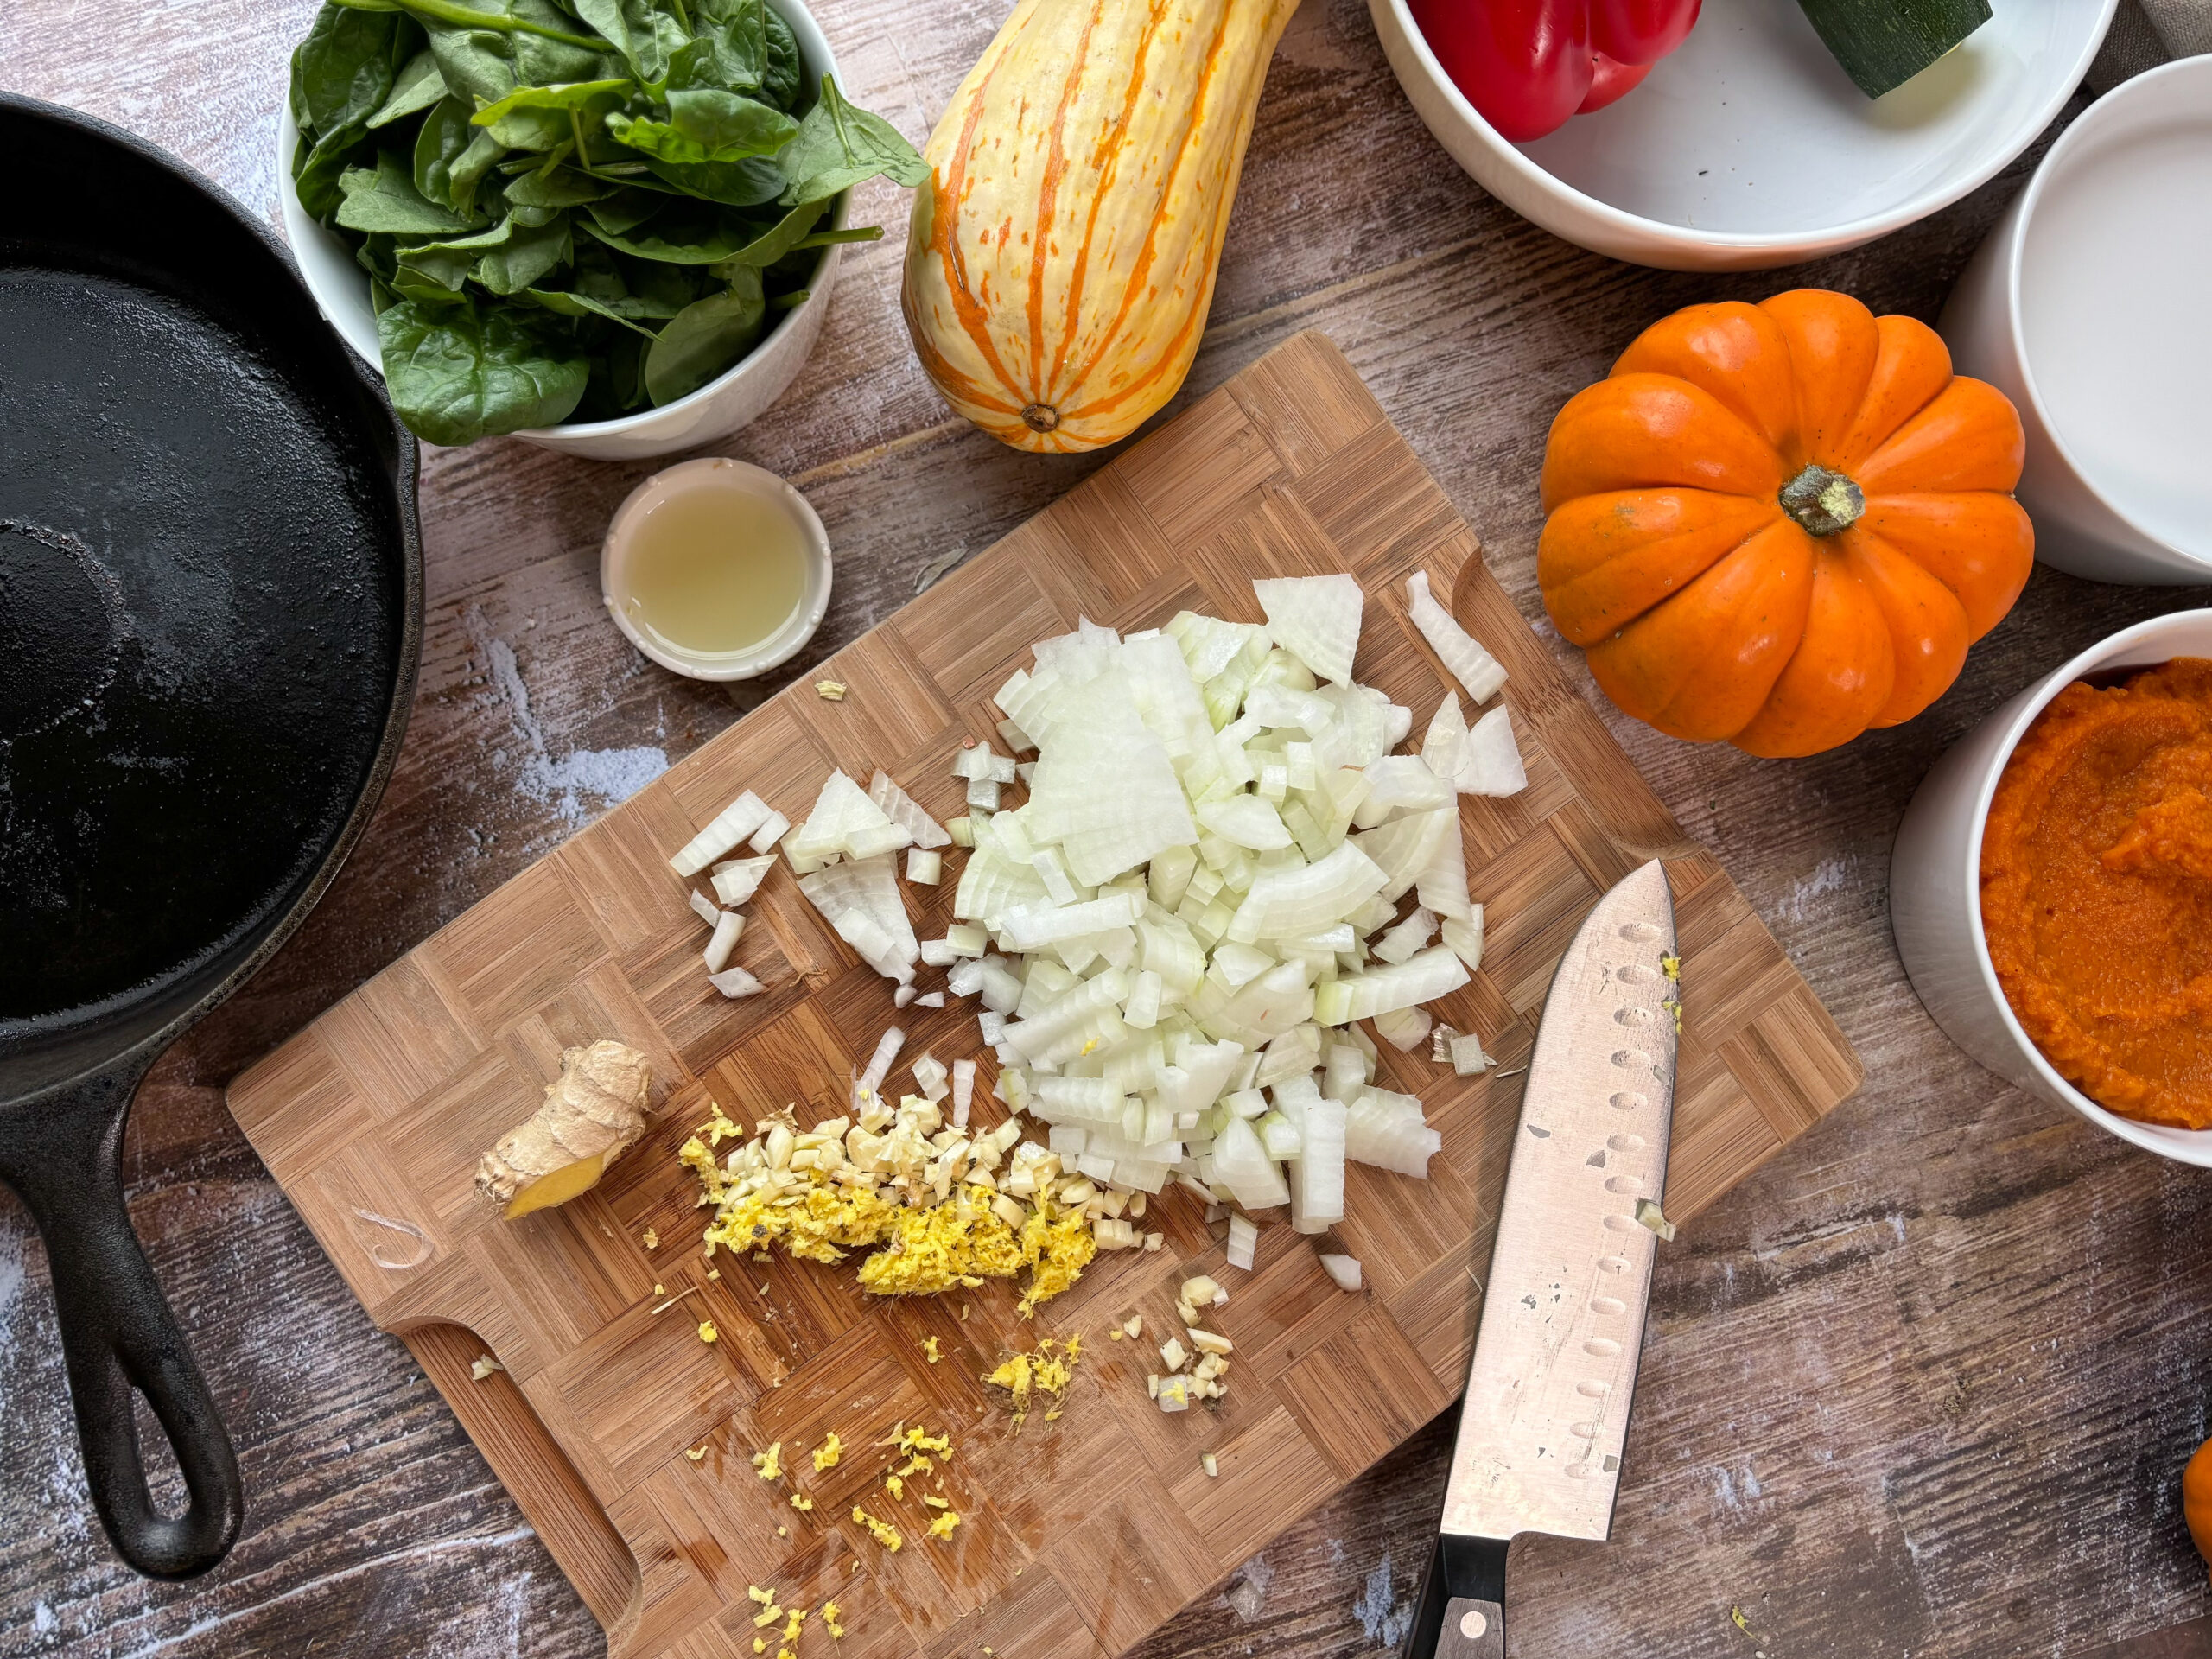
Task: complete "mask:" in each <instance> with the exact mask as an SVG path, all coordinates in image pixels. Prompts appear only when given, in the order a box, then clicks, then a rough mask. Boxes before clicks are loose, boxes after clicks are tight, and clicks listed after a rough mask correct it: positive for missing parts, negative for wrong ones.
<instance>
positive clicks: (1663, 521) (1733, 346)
mask: <svg viewBox="0 0 2212 1659" xmlns="http://www.w3.org/2000/svg"><path fill="white" fill-rule="evenodd" d="M2024 449H2025V441H2024V437H2023V435H2022V433H2021V430H2020V417H2019V415H2018V412H2017V411H2016V410H2014V409H2013V407H2012V404H2011V403H2009V402H2008V401H2007V400H2006V399H2005V395H2004V394H2003V393H2002V392H2000V391H1998V390H1997V389H1996V388H1995V387H1993V386H1990V385H1985V384H1984V383H1983V382H1981V381H1979V380H1971V379H1968V378H1965V377H1964V376H1955V375H1954V374H1952V372H1951V355H1950V353H1949V352H1948V350H1946V349H1945V347H1944V345H1943V342H1942V339H1941V338H1939V337H1938V336H1937V334H1936V332H1935V330H1933V329H1932V328H1929V327H1928V326H1927V325H1926V324H1925V323H1922V322H1916V321H1914V320H1913V319H1912V318H1910V317H1900V316H1889V317H1877V316H1876V315H1874V314H1873V313H1872V312H1871V311H1869V310H1868V309H1867V308H1866V307H1865V306H1864V305H1861V304H1860V303H1859V302H1858V301H1857V300H1854V299H1853V298H1851V297H1850V296H1848V295H1845V294H1832V293H1827V292H1826V291H1823V290H1821V289H1797V290H1796V291H1794V292H1792V293H1788V294H1777V295H1776V296H1774V297H1773V298H1772V299H1770V300H1767V301H1765V302H1762V303H1760V304H1758V305H1745V304H1744V303H1742V302H1738V301H1729V302H1725V303H1722V304H1718V305H1694V306H1690V307H1688V308H1687V309H1685V310H1681V311H1677V312H1676V313H1675V315H1673V316H1671V317H1669V318H1667V319H1665V320H1664V321H1661V322H1658V323H1655V324H1654V325H1652V327H1649V328H1647V329H1645V330H1644V331H1643V334H1640V335H1638V336H1637V339H1636V340H1635V342H1634V343H1633V344H1632V345H1630V346H1629V348H1628V350H1627V351H1625V352H1624V353H1621V358H1620V360H1619V361H1618V363H1616V364H1614V365H1613V370H1612V373H1611V375H1610V376H1609V377H1608V378H1605V379H1604V380H1601V381H1599V383H1598V384H1597V385H1594V386H1588V387H1586V388H1584V389H1583V390H1582V391H1580V392H1577V393H1576V394H1575V395H1574V397H1572V398H1571V399H1569V400H1568V402H1567V407H1566V408H1564V409H1562V410H1560V412H1559V417H1558V418H1557V419H1556V420H1554V422H1553V423H1552V430H1551V437H1550V441H1549V442H1548V445H1547V447H1546V448H1545V451H1544V480H1543V502H1544V511H1545V512H1546V513H1547V514H1548V518H1547V519H1546V521H1545V524H1544V533H1543V538H1542V541H1541V544H1540V546H1539V548H1538V551H1537V556H1536V575H1537V581H1538V582H1539V583H1540V584H1541V587H1542V589H1543V594H1544V607H1545V608H1546V609H1547V610H1548V611H1549V612H1550V613H1551V615H1552V620H1553V621H1554V622H1555V623H1557V624H1558V625H1559V630H1560V632H1561V633H1562V634H1564V635H1566V636H1567V638H1568V639H1572V640H1573V642H1574V643H1575V644H1576V645H1580V646H1581V647H1582V648H1583V649H1584V650H1585V651H1586V652H1588V654H1589V659H1590V668H1591V671H1592V673H1593V674H1595V675H1596V676H1597V679H1598V683H1599V685H1600V686H1602V687H1603V688H1604V689H1605V695H1606V696H1609V697H1611V699H1612V700H1613V701H1614V702H1616V703H1617V704H1618V705H1619V706H1620V708H1621V709H1624V711H1626V712H1627V713H1629V714H1630V715H1634V716H1636V718H1637V719H1638V720H1641V721H1646V722H1648V723H1649V724H1650V725H1652V726H1656V727H1657V728H1659V729H1660V730H1661V731H1662V732H1665V733H1668V734H1670V735H1672V736H1675V737H1681V738H1688V739H1690V740H1692V741H1698V742H1709V741H1715V740H1719V739H1724V738H1725V739H1726V740H1727V741H1729V742H1731V743H1733V744H1734V745H1736V747H1738V748H1740V749H1745V750H1748V751H1750V752H1751V753H1753V754H1764V755H1798V754H1814V753H1818V752H1819V751H1821V750H1822V749H1829V748H1834V747H1835V746H1836V745H1837V744H1839V743H1846V742H1848V741H1851V739H1853V738H1854V737H1856V736H1858V735H1859V733H1860V732H1862V731H1864V730H1866V728H1868V727H1870V726H1894V725H1896V724H1897V723H1898V722H1899V721H1906V720H1910V719H1911V718H1912V717H1913V716H1914V715H1916V714H1918V713H1919V712H1920V711H1921V710H1922V709H1925V708H1926V707H1927V706H1928V705H1929V703H1931V702H1934V701H1935V700H1936V698H1937V697H1939V696H1942V694H1943V691H1944V690H1945V689H1946V688H1947V687H1948V686H1949V684H1950V683H1951V682H1952V681H1953V680H1954V679H1955V678H1957V677H1958V672H1959V668H1960V666H1961V664H1963V663H1964V662H1965V661H1966V654H1967V646H1968V645H1970V644H1972V643H1973V642H1974V640H1976V639H1980V638H1981V636H1982V635H1983V634H1985V633H1986V632H1989V630H1990V629H1991V628H1993V627H1994V626H1996V625H1997V623H1998V621H1999V619H2000V618H2002V617H2003V616H2004V614H2005V612H2007V611H2009V610H2010V609H2012V601H2014V600H2015V599H2017V598H2018V596H2019V593H2020V589H2021V588H2022V586H2023V585H2024V584H2025V582H2027V579H2028V571H2029V568H2030V566H2031V564H2032V563H2034V559H2035V532H2034V531H2033V529H2032V528H2031V526H2030V524H2029V523H2028V516H2027V514H2026V513H2025V512H2023V511H2022V510H2021V507H2020V505H2019V504H2018V502H2017V501H2015V500H2013V499H2012V486H2014V485H2015V484H2017V483H2018V482H2019V479H2020V463H2021V460H2022V456H2023V454H2024Z"/></svg>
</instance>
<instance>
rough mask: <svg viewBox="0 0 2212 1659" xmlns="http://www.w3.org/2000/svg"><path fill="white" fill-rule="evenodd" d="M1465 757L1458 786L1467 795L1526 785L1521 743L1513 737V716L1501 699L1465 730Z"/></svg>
mask: <svg viewBox="0 0 2212 1659" xmlns="http://www.w3.org/2000/svg"><path fill="white" fill-rule="evenodd" d="M1465 754H1466V759H1465V762H1464V763H1463V764H1462V766H1461V767H1460V769H1459V787H1460V788H1461V789H1463V790H1465V791H1466V792H1467V793H1468V794H1470V795H1518V794H1519V793H1520V792H1521V791H1522V790H1524V789H1526V788H1528V787H1529V772H1528V769H1527V768H1526V767H1525V766H1522V764H1521V747H1520V745H1519V744H1517V743H1516V742H1515V741H1513V717H1512V715H1510V714H1509V713H1508V712H1507V707H1506V705H1505V704H1504V703H1502V702H1501V703H1499V704H1498V705H1497V708H1495V709H1491V711H1490V713H1488V714H1486V715H1484V716H1483V717H1482V718H1481V719H1480V720H1478V721H1476V722H1475V725H1474V729H1473V730H1472V731H1471V732H1469V733H1468V734H1467V741H1466V744H1465Z"/></svg>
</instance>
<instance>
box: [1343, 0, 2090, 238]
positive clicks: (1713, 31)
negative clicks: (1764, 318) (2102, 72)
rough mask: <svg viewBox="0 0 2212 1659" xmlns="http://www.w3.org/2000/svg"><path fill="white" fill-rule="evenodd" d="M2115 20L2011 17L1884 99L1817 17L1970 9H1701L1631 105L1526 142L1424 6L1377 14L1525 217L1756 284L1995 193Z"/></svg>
mask: <svg viewBox="0 0 2212 1659" xmlns="http://www.w3.org/2000/svg"><path fill="white" fill-rule="evenodd" d="M1957 3H1960V0H1894V3H1892V0H1808V4H1807V5H1805V6H1803V7H1802V8H1801V6H1800V4H1799V3H1798V0H1705V5H1704V8H1703V11H1702V14H1701V15H1700V17H1699V18H1698V21H1697V22H1696V25H1695V27H1694V28H1693V29H1691V31H1690V33H1689V35H1688V38H1687V39H1686V40H1685V41H1683V42H1682V44H1681V47H1680V48H1677V49H1676V50H1675V51H1674V52H1673V53H1671V54H1669V55H1668V56H1666V57H1664V58H1662V59H1661V60H1659V61H1658V63H1657V64H1656V66H1655V67H1653V68H1652V69H1651V71H1650V73H1649V77H1648V78H1647V79H1644V80H1643V82H1642V83H1641V84H1640V85H1639V86H1637V87H1636V88H1635V89H1634V90H1633V91H1631V92H1628V93H1627V94H1626V95H1624V96H1623V97H1621V98H1620V99H1619V100H1618V102H1616V103H1613V104H1611V105H1607V106H1606V107H1605V108H1603V109H1601V110H1599V111H1595V112H1594V113H1592V114H1588V115H1577V116H1575V117H1574V118H1572V119H1571V120H1569V121H1567V123H1566V124H1565V125H1563V126H1561V127H1560V128H1559V129H1558V130H1555V131H1554V132H1551V133H1549V134H1548V135H1547V136H1546V137H1541V138H1539V139H1537V140H1535V142H1533V143H1525V144H1516V143H1510V142H1508V141H1507V140H1506V139H1505V138H1504V137H1503V136H1501V135H1500V134H1499V132H1498V131H1497V129H1496V128H1495V127H1493V126H1492V125H1491V124H1490V123H1489V122H1488V121H1486V120H1484V118H1483V117H1482V115H1481V114H1480V113H1479V112H1478V111H1477V110H1476V108H1475V106H1474V105H1473V103H1472V102H1471V101H1470V100H1469V99H1468V98H1467V96H1466V95H1465V93H1464V92H1461V90H1460V89H1459V86H1455V85H1454V84H1453V82H1452V78H1451V77H1450V75H1449V74H1447V73H1446V71H1445V69H1444V67H1443V66H1442V64H1441V62H1440V59H1439V55H1438V54H1437V53H1436V52H1435V51H1433V50H1432V49H1431V46H1430V43H1429V42H1428V41H1427V40H1426V39H1425V38H1424V37H1423V35H1422V32H1421V27H1420V25H1419V24H1418V23H1417V22H1415V20H1414V4H1413V3H1411V0H1369V5H1368V9H1369V11H1370V14H1371V16H1373V18H1374V20H1375V26H1376V32H1377V33H1378V34H1379V35H1381V37H1382V41H1383V49H1384V51H1385V53H1386V54H1388V55H1389V60H1390V65H1391V67H1392V68H1393V69H1394V70H1395V72H1396V73H1397V77H1398V80H1399V83H1400V84H1401V85H1402V86H1404V88H1405V89H1406V94H1407V96H1408V98H1409V99H1411V100H1412V102H1413V105H1414V110H1415V111H1416V112H1418V113H1419V114H1420V116H1421V120H1422V122H1423V123H1424V124H1426V125H1427V128H1428V130H1430V132H1432V133H1433V134H1434V135H1435V137H1436V139H1437V142H1438V143H1441V144H1442V145H1443V146H1444V148H1445V149H1446V150H1448V151H1449V152H1450V153H1451V155H1452V159H1453V160H1455V161H1457V162H1459V165H1460V166H1461V167H1463V168H1465V169H1466V170H1467V171H1468V172H1469V173H1470V174H1471V175H1473V177H1474V179H1475V181H1477V182H1478V183H1479V184H1480V185H1482V187H1483V188H1484V189H1486V190H1488V191H1489V192H1490V193H1491V194H1492V195H1494V196H1496V197H1497V198H1498V200H1501V201H1503V202H1504V203H1505V204H1506V205H1507V206H1508V207H1511V208H1512V209H1513V210H1514V211H1515V212H1516V213H1520V214H1522V216H1523V217H1525V218H1527V219H1532V220H1534V221H1535V223H1536V224H1538V225H1541V226H1543V227H1544V228H1545V229H1546V230H1548V231H1550V232H1553V233H1554V234H1555V235H1558V236H1561V237H1564V238H1567V240H1568V241H1570V242H1573V243H1577V244H1579V245H1581V246H1583V247H1586V248H1589V249H1591V250H1592V251H1595V252H1598V253H1603V254H1607V255H1610V256H1611V257H1613V258H1616V259H1625V260H1628V261H1630V262H1631V263H1634V264H1643V265H1656V266H1659V267H1661V268H1662V269H1666V270H1763V269H1766V268H1769V267H1771V266H1776V265H1787V264H1796V263H1798V262H1799V261H1802V260H1806V259H1813V258H1817V257H1821V256H1822V255H1826V254H1831V253H1837V252H1840V251H1843V250H1844V249H1847V248H1853V247H1857V246H1859V245H1861V244H1863V243H1866V242H1871V241H1872V240H1873V239H1874V238H1877V237H1879V236H1885V235H1887V234H1888V233H1889V232H1891V231H1895V230H1898V229H1900V228H1902V227H1903V226H1907V225H1910V224H1912V223H1913V222H1915V221H1916V220H1917V219H1924V218H1926V217H1927V216H1928V215H1929V214H1930V213H1935V212H1936V211H1937V210H1938V209H1940V208H1942V207H1948V206H1949V205H1950V204H1951V203H1952V202H1954V201H1956V200H1958V199H1959V198H1960V197H1961V196H1963V195H1965V194H1967V192H1968V191H1970V190H1973V189H1974V188H1977V187H1978V186H1980V185H1981V184H1983V183H1985V182H1986V181H1988V180H1989V179H1991V178H1992V177H1993V176H1995V175H1996V174H1997V173H1998V172H1999V170H2001V169H2002V168H2004V167H2005V165H2006V164H2007V163H2009V162H2011V161H2012V159H2013V158H2014V157H2015V156H2018V155H2019V153H2020V152H2021V151H2022V150H2023V149H2026V148H2027V146H2028V145H2029V143H2031V142H2032V141H2033V140H2034V138H2035V137H2036V135H2037V134H2038V133H2039V132H2041V131H2042V130H2044V128H2045V127H2047V126H2048V125H2049V124H2050V122H2051V120H2052V118H2054V117H2056V115H2057V113H2058V112H2059V111H2060V110H2061V109H2062V108H2063V106H2064V105H2065V103H2066V100H2067V99H2068V98H2069V97H2070V96H2072V94H2073V92H2074V89H2075V87H2076V86H2080V85H2081V82H2082V75H2083V74H2084V73H2086V72H2087V70H2088V66H2089V60H2090V59H2091V58H2093V57H2094V56H2095V55H2096V50H2097V48H2098V46H2099V44H2100V43H2101V41H2103V39H2104V35H2105V30H2106V29H2107V27H2108V26H2109V25H2110V23H2111V22H2112V16H2113V6H2114V4H2115V3H2116V0H2005V3H2001V4H1999V5H1998V6H1997V7H1996V8H1995V10H1994V15H1993V16H1991V17H1990V18H1989V20H1988V21H1987V22H1983V23H1982V24H1981V25H1980V27H1979V28H1977V29H1973V30H1972V31H1971V32H1970V33H1968V34H1967V35H1966V38H1965V39H1964V40H1963V41H1961V42H1960V43H1959V44H1958V45H1957V46H1956V47H1955V48H1952V49H1951V50H1950V51H1948V52H1947V53H1945V54H1942V56H1940V57H1939V58H1937V59H1936V60H1935V61H1934V62H1932V63H1930V64H1929V66H1928V67H1926V68H1924V69H1923V70H1921V71H1920V72H1919V73H1916V74H1913V75H1911V76H1910V78H1909V79H1905V80H1904V82H1903V84H1901V85H1898V86H1895V88H1894V89H1893V90H1891V91H1889V92H1884V93H1883V94H1882V95H1881V96H1879V97H1871V98H1870V97H1869V96H1868V95H1867V94H1866V92H1864V91H1862V90H1861V89H1860V86H1859V85H1855V84H1854V80H1853V73H1851V72H1847V69H1846V68H1845V67H1844V62H1845V60H1846V59H1847V58H1849V57H1851V55H1852V54H1851V50H1850V48H1849V47H1848V46H1846V48H1845V49H1844V51H1843V52H1842V53H1838V52H1835V51H1831V50H1830V48H1829V47H1828V46H1827V44H1825V43H1824V42H1823V40H1822V37H1821V32H1820V31H1816V29H1815V26H1814V23H1813V22H1812V21H1811V18H1810V17H1808V15H1807V14H1808V11H1817V12H1818V13H1820V14H1821V16H1822V18H1823V29H1825V30H1826V31H1827V32H1828V33H1830V34H1831V35H1834V36H1835V37H1836V38H1838V39H1840V40H1846V41H1847V40H1848V39H1849V38H1850V37H1851V36H1852V35H1853V33H1854V32H1856V33H1858V34H1859V35H1867V34H1868V33H1869V32H1871V31H1878V30H1881V29H1887V28H1888V27H1889V26H1890V25H1889V22H1888V21H1887V19H1888V18H1889V16H1890V15H1891V13H1897V14H1899V15H1904V14H1913V15H1916V9H1925V10H1935V11H1940V10H1946V9H1948V7H1950V6H1953V5H1955V4H1957ZM1969 3H1970V0H1969ZM1859 73H1860V74H1861V75H1862V76H1864V75H1866V65H1865V64H1864V63H1863V62H1862V63H1859ZM1871 84H1874V85H1879V84H1881V83H1880V81H1879V80H1878V79H1876V80H1872V81H1871Z"/></svg>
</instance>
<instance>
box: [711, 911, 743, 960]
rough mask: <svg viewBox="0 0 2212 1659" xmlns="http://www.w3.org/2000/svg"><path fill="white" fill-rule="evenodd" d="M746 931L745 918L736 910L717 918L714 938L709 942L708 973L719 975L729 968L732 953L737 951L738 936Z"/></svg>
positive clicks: (726, 912)
mask: <svg viewBox="0 0 2212 1659" xmlns="http://www.w3.org/2000/svg"><path fill="white" fill-rule="evenodd" d="M744 931H745V918H744V917H742V916H741V915H739V914H738V913H737V912H735V911H734V910H726V911H724V912H722V913H721V915H720V916H718V917H716V918H715V931H714V937H713V938H709V940H708V941H707V951H706V957H707V971H708V972H709V974H719V973H720V972H721V970H722V969H725V968H727V967H728V966H729V958H730V953H731V952H732V951H734V950H736V949H737V941H738V936H739V935H741V933H743V932H744Z"/></svg>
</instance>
